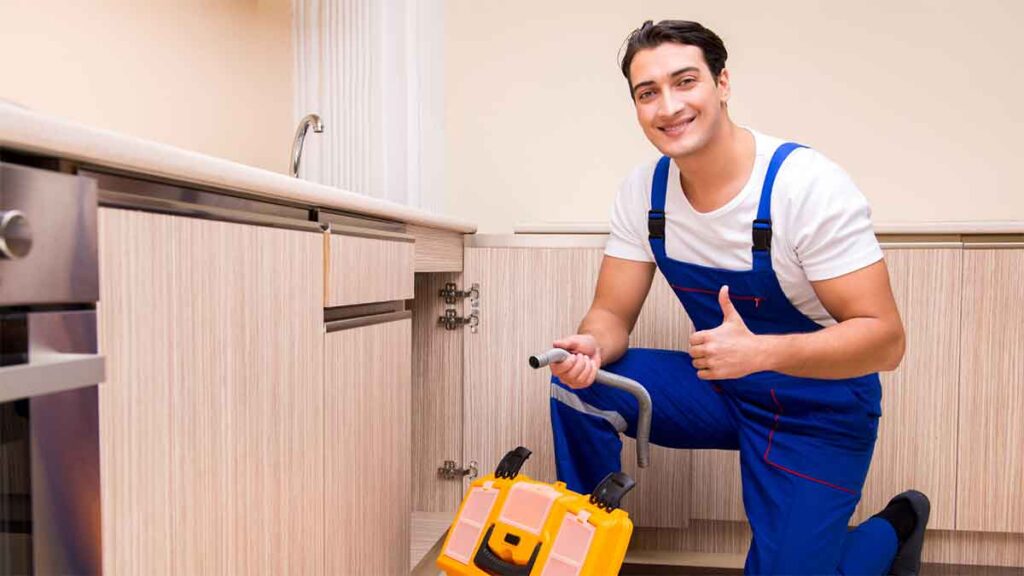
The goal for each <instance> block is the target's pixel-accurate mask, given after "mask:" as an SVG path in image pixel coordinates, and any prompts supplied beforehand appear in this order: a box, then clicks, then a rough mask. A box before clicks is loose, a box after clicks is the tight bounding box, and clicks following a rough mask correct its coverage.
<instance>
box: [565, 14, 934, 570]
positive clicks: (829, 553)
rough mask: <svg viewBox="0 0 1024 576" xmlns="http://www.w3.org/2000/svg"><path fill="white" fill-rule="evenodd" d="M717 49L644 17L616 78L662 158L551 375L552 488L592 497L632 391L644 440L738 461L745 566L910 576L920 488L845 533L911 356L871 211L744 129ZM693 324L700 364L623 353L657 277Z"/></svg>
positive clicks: (691, 31)
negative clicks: (647, 427)
mask: <svg viewBox="0 0 1024 576" xmlns="http://www.w3.org/2000/svg"><path fill="white" fill-rule="evenodd" d="M726 56H727V53H726V49H725V46H724V45H723V43H722V41H721V39H719V38H718V36H717V35H715V34H714V33H713V32H711V31H710V30H708V29H706V28H704V27H703V26H701V25H700V24H697V23H695V22H684V21H662V22H659V23H658V24H653V23H652V22H651V21H648V22H646V23H644V25H643V26H641V27H640V28H639V29H637V30H635V31H634V32H633V33H632V34H631V35H630V36H629V39H628V40H627V45H626V50H625V53H624V57H623V60H622V72H623V74H624V75H625V76H626V80H627V81H628V83H629V89H630V94H631V97H632V99H633V103H634V106H635V108H636V114H637V120H638V122H639V123H640V127H641V128H642V129H643V131H644V134H645V135H646V136H647V138H648V139H649V140H650V141H651V143H652V144H654V146H655V147H656V148H657V149H658V150H659V151H660V152H661V153H662V154H663V155H664V156H663V157H662V158H661V159H659V160H658V161H657V162H654V163H651V164H648V165H644V166H641V167H639V168H637V169H636V170H635V171H634V172H633V173H632V174H631V175H630V176H629V178H628V179H627V180H626V181H625V183H624V185H623V187H622V189H621V191H620V192H619V194H618V197H617V198H616V201H615V206H614V209H613V211H612V217H611V236H610V237H609V240H608V243H607V247H606V249H605V257H604V260H603V262H602V264H601V271H600V275H599V278H598V283H597V289H596V292H595V295H594V301H593V303H592V305H591V308H590V310H589V312H588V313H587V315H586V317H585V318H584V319H583V321H582V323H581V324H580V327H579V329H578V334H576V335H573V336H569V337H566V338H564V339H562V340H559V341H557V342H555V346H558V347H561V348H565V349H567V350H569V351H570V352H572V353H573V355H572V356H571V357H570V358H569V359H567V360H566V361H564V362H561V363H559V364H555V365H552V373H553V374H554V376H555V378H554V379H553V385H552V402H551V406H552V425H553V428H554V435H555V452H556V458H557V468H558V475H559V479H561V480H563V481H564V482H566V483H567V484H568V485H569V487H570V488H572V489H575V490H577V491H579V492H583V493H586V492H589V491H590V490H592V489H593V488H594V486H595V485H596V484H597V483H598V482H599V481H600V480H601V479H602V478H603V477H604V476H605V475H606V474H607V473H609V472H612V471H615V470H618V469H619V462H620V456H619V452H620V450H621V441H620V439H619V433H622V432H624V433H626V434H628V435H631V436H632V435H635V433H636V429H635V427H636V411H637V408H636V405H635V402H634V401H633V400H632V399H631V397H629V396H628V395H626V394H625V393H623V392H621V391H618V390H614V389H611V388H607V387H604V386H594V387H590V384H592V383H593V381H594V376H595V374H596V372H597V369H598V368H602V367H603V368H604V369H606V370H609V371H611V372H615V373H618V374H621V375H624V376H627V377H630V378H633V379H635V380H637V381H639V382H640V383H641V384H643V385H644V386H645V387H647V389H648V391H649V392H650V394H651V398H652V400H653V404H654V416H653V423H652V429H651V441H652V442H655V443H657V444H659V445H662V446H668V447H673V448H716V449H729V450H739V452H740V463H741V470H742V481H743V502H744V506H745V508H746V512H747V516H748V518H749V520H750V524H751V528H752V530H753V541H752V543H751V547H750V553H749V555H748V557H747V563H746V572H747V573H752V574H825V573H832V574H835V573H841V574H886V573H892V574H899V575H907V574H916V573H917V572H918V570H919V565H920V552H921V545H922V540H923V536H924V529H925V525H926V523H927V520H928V512H929V505H928V500H927V498H926V497H925V496H924V495H923V494H921V493H920V492H916V491H908V492H904V493H903V494H900V495H899V496H897V497H896V498H893V500H892V501H891V502H890V503H889V505H888V506H887V507H886V508H885V509H884V510H883V511H881V512H880V513H879V514H877V515H875V516H874V517H872V518H871V519H869V520H868V521H867V522H865V523H864V524H861V525H860V526H859V527H858V528H857V529H856V530H854V531H852V532H850V533H847V524H848V521H849V519H850V516H851V514H852V513H853V510H854V507H855V506H856V505H857V502H858V501H859V499H860V491H861V488H862V486H863V483H864V479H865V476H866V474H867V471H868V465H869V464H870V461H871V455H872V451H873V449H874V444H875V438H876V433H877V428H878V418H879V416H880V414H881V409H880V402H881V388H880V385H879V379H878V374H877V372H879V371H882V370H893V369H895V368H896V367H897V366H898V365H899V363H900V361H901V359H902V357H903V351H904V333H903V325H902V321H901V320H900V316H899V312H898V311H897V309H896V304H895V302H894V300H893V295H892V290H891V288H890V285H889V277H888V272H887V270H886V267H885V262H884V261H883V259H882V252H881V249H880V248H879V246H878V243H877V240H876V239H875V236H874V233H873V231H872V226H871V219H870V208H869V207H868V204H867V201H866V200H865V198H864V197H863V195H862V194H861V193H860V191H859V190H858V189H857V188H856V186H855V185H854V184H853V182H852V181H851V180H850V178H849V176H848V175H847V174H846V173H845V172H843V170H842V169H841V168H839V167H838V166H837V165H836V164H834V163H833V162H831V161H830V160H829V159H828V158H826V157H825V156H823V155H822V154H821V153H818V152H816V151H814V150H811V149H809V148H804V147H801V146H798V145H795V144H792V143H786V142H784V141H782V140H778V139H776V138H772V137H770V136H766V135H763V134H760V133H757V132H754V131H752V130H749V129H746V128H743V127H740V126H737V125H736V124H734V123H733V122H732V121H731V120H730V118H729V110H728V100H729V95H730V88H731V85H730V78H729V72H728V70H726V69H725V60H726ZM656 268H657V269H659V270H660V271H661V272H662V274H663V275H664V276H665V278H666V280H667V281H668V283H669V284H670V285H671V286H672V288H673V290H674V291H675V293H676V295H677V296H678V297H679V300H680V301H681V303H682V304H683V306H684V308H685V310H686V312H687V313H688V314H689V316H690V318H691V320H692V321H693V324H694V326H695V328H696V330H697V331H696V332H695V333H694V334H693V335H692V336H691V338H690V351H689V354H686V353H683V352H680V351H665V350H640V349H634V350H627V340H628V336H629V333H630V331H631V330H632V329H633V325H634V323H635V322H636V318H637V316H638V314H639V313H640V309H641V306H642V305H643V302H644V299H645V298H646V295H647V292H648V290H649V289H650V286H651V282H652V279H653V277H654V271H655V269H656Z"/></svg>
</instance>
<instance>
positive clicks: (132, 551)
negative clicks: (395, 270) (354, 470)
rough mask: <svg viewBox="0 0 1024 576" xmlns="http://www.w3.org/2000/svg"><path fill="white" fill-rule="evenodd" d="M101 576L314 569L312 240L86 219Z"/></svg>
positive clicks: (187, 224)
mask: <svg viewBox="0 0 1024 576" xmlns="http://www.w3.org/2000/svg"><path fill="white" fill-rule="evenodd" d="M99 261H100V292H101V293H100V303H99V307H98V317H99V337H100V338H99V341H100V351H101V353H103V354H104V355H106V358H107V379H106V383H105V384H104V386H101V387H100V426H101V431H100V438H101V466H102V471H101V473H102V478H103V480H102V505H103V511H102V514H103V559H104V574H107V575H108V576H110V575H134V574H147V575H160V574H268V575H278V574H316V573H320V572H322V570H323V562H322V560H323V537H324V534H323V521H322V515H323V508H322V506H321V502H322V499H323V467H322V451H323V373H322V368H323V350H322V344H323V309H322V303H323V241H322V237H321V235H319V234H316V233H309V232H298V231H290V230H280V229H274V228H262V227H256V226H245V225H241V224H232V223H226V222H214V221H209V220H197V219H190V218H183V217H178V216H167V215H161V214H151V213H144V212H135V211H125V210H114V209H106V208H104V209H101V210H100V213H99Z"/></svg>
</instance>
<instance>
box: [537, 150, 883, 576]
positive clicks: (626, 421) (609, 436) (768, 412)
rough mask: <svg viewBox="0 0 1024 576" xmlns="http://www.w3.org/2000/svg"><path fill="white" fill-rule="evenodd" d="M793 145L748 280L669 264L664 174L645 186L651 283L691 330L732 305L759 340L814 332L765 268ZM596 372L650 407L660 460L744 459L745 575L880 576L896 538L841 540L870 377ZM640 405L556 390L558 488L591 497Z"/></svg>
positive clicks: (853, 492) (655, 362) (761, 224)
mask: <svg viewBox="0 0 1024 576" xmlns="http://www.w3.org/2000/svg"><path fill="white" fill-rule="evenodd" d="M799 147H801V146H800V145H798V144H793V143H787V144H783V145H782V146H780V147H779V148H778V149H777V150H776V151H775V153H774V154H773V156H772V159H771V162H770V164H769V167H768V171H767V174H766V175H765V179H764V185H763V187H762V189H761V198H760V203H759V206H758V213H757V219H756V220H754V223H753V232H752V235H753V248H752V249H753V268H752V269H751V270H747V271H735V270H722V269H717V268H711V267H707V266H701V265H698V264H692V263H688V262H680V261H677V260H673V259H671V258H669V257H668V256H667V255H666V253H665V238H664V231H665V212H664V209H665V190H666V186H667V180H668V173H669V162H670V161H671V160H670V159H669V158H668V157H663V158H662V159H661V160H660V161H659V162H658V165H657V168H656V169H655V172H654V183H653V184H654V185H653V187H652V192H651V211H650V213H649V214H648V226H649V239H650V243H651V248H652V249H653V252H654V256H655V261H656V262H657V266H658V269H659V270H660V271H661V273H662V274H663V275H664V276H665V279H666V280H667V281H668V283H669V284H670V285H671V286H672V289H673V291H674V292H675V294H676V296H678V298H679V300H680V302H681V303H682V305H683V307H684V308H685V310H686V312H687V314H688V315H689V317H690V319H691V320H692V322H693V324H694V327H695V328H696V329H697V330H709V329H712V328H715V327H717V326H719V325H721V323H722V318H723V315H722V310H721V307H720V305H719V302H718V291H719V289H720V288H721V287H722V286H723V285H728V286H729V295H730V298H731V299H732V302H733V305H734V306H735V307H736V310H737V312H739V314H740V316H741V317H742V318H743V321H744V322H745V323H746V325H747V327H748V328H749V329H750V331H751V332H753V333H755V334H794V333H807V332H814V331H816V330H821V329H822V326H821V325H819V324H817V323H816V322H814V321H812V320H811V319H809V318H807V317H806V316H805V315H804V314H803V313H801V312H800V311H799V310H797V309H796V308H795V307H794V306H793V305H792V304H791V303H790V302H789V299H788V298H787V297H786V295H785V293H784V292H783V290H782V287H781V286H780V285H779V281H778V278H777V277H776V275H775V271H774V269H773V267H772V258H771V252H770V250H771V196H772V187H773V185H774V182H775V176H776V174H778V171H779V167H780V166H781V165H782V163H783V161H784V160H785V159H786V157H787V156H788V155H789V153H790V152H792V151H793V150H794V149H796V148H799ZM603 368H604V369H605V370H608V371H610V372H613V373H616V374H620V375H623V376H626V377H629V378H632V379H634V380H636V381H638V382H640V383H641V384H642V385H644V386H645V387H646V388H647V390H648V391H649V392H650V395H651V399H652V401H653V405H654V406H653V409H654V413H653V418H652V426H651V442H652V443H655V444H658V445H660V446H666V447H670V448H686V449H698V448H714V449H719V450H738V451H739V453H740V466H741V479H742V482H743V505H744V508H745V509H746V513H747V517H748V519H749V521H750V526H751V529H752V531H753V539H752V542H751V546H750V552H749V554H748V556H747V561H746V566H745V572H746V573H747V574H884V573H885V572H886V571H887V570H888V568H889V566H890V564H891V563H892V560H893V558H894V556H895V554H896V548H897V539H896V533H895V531H894V530H893V528H892V526H890V525H889V523H888V522H886V521H885V520H882V519H878V518H872V519H870V520H868V521H867V522H865V523H863V524H861V525H860V526H859V527H857V528H856V529H855V530H853V531H851V532H848V531H847V524H848V522H849V519H850V516H851V515H852V514H853V511H854V508H855V507H856V505H857V502H858V501H859V500H860V491H861V488H862V487H863V484H864V479H865V476H866V475H867V472H868V465H869V464H870V462H871V455H872V452H873V450H874V445H875V439H876V437H877V431H878V418H879V417H880V416H881V395H882V393H881V386H880V384H879V379H878V375H877V374H870V375H867V376H862V377H858V378H850V379H844V380H822V379H813V378H798V377H794V376H787V375H784V374H780V373H777V372H758V373H754V374H751V375H749V376H746V377H744V378H738V379H727V380H708V381H705V380H701V379H699V378H697V370H696V368H694V367H693V365H692V363H691V358H690V356H689V355H688V354H686V353H684V352H677V351H668V350H649V349H630V350H629V351H627V352H626V354H625V355H624V356H623V357H622V358H621V359H619V360H618V361H617V362H615V363H612V364H609V365H608V366H604V367H603ZM636 416H637V407H636V401H635V400H634V399H633V398H632V397H631V396H629V395H628V394H626V393H624V392H621V391H619V390H615V389H612V388H607V387H604V386H600V385H595V386H591V387H589V388H586V389H582V390H572V389H570V388H568V387H566V386H564V385H563V384H562V383H561V382H560V381H558V379H557V378H554V379H553V380H552V399H551V421H552V427H553V430H554V439H555V457H556V466H557V470H558V478H559V480H561V481H563V482H565V483H566V484H567V485H568V487H569V488H570V489H572V490H575V491H577V492H581V493H588V492H590V491H591V490H592V489H593V488H594V486H595V485H596V484H597V483H598V482H599V481H600V480H601V479H602V478H604V476H605V475H607V474H608V473H610V472H613V471H617V470H620V469H621V463H620V451H621V448H622V442H621V440H620V439H619V433H625V434H627V435H629V436H631V437H635V434H636Z"/></svg>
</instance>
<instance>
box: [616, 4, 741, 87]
mask: <svg viewBox="0 0 1024 576" xmlns="http://www.w3.org/2000/svg"><path fill="white" fill-rule="evenodd" d="M666 42H675V43H676V44H686V45H689V46H696V47H698V48H700V49H701V51H702V52H704V61H705V62H707V65H708V69H709V70H711V76H712V77H713V78H714V79H715V82H718V76H719V74H721V73H722V69H724V68H725V59H726V58H727V57H728V56H729V53H728V52H726V50H725V44H724V43H723V42H722V39H721V38H719V37H718V35H717V34H715V33H714V32H712V31H711V30H708V29H707V28H705V27H703V26H701V25H700V24H699V23H698V22H690V21H688V20H662V21H661V22H658V23H657V24H655V23H654V22H653V21H651V20H648V21H646V22H644V23H643V25H641V26H640V27H639V28H637V29H636V30H633V31H632V32H630V34H629V37H628V38H626V42H625V45H626V53H625V54H623V55H622V75H623V76H625V77H626V82H627V83H628V84H629V92H630V96H631V97H632V94H633V85H632V79H631V78H630V77H629V66H630V64H632V63H633V57H634V56H636V53H637V52H639V51H640V50H646V49H648V48H657V47H658V46H661V45H662V44H664V43H666Z"/></svg>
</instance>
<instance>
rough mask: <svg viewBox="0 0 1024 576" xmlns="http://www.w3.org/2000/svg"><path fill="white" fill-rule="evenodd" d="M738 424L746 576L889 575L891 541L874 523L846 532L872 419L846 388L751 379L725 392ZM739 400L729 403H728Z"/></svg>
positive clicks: (870, 442)
mask: <svg viewBox="0 0 1024 576" xmlns="http://www.w3.org/2000/svg"><path fill="white" fill-rule="evenodd" d="M727 390H728V391H729V392H730V396H729V398H730V400H731V401H732V402H731V407H732V410H733V412H734V414H735V415H736V417H737V418H738V420H740V421H742V424H741V430H740V463H741V473H742V479H743V502H744V506H745V508H746V511H747V516H748V518H749V520H750V525H751V529H752V530H753V541H752V543H751V548H750V553H749V555H748V557H747V564H746V572H747V573H748V574H837V573H839V574H846V575H851V574H885V573H886V571H887V570H888V568H889V566H890V564H891V563H892V559H893V557H894V556H895V554H896V547H897V539H896V532H895V531H894V530H893V528H892V526H891V525H890V524H889V523H887V522H886V521H884V520H882V519H880V518H872V519H871V520H869V521H867V522H865V523H864V524H862V525H861V526H860V527H858V528H857V530H855V531H854V532H852V533H849V534H848V533H847V526H848V523H849V519H850V516H851V515H852V514H853V511H854V508H855V507H856V505H857V502H858V501H859V500H860V491H861V488H862V487H863V484H864V479H865V477H866V476H867V471H868V465H869V464H870V462H871V456H872V452H873V450H874V441H875V436H876V431H877V416H876V415H874V414H872V413H871V410H868V409H865V407H864V405H863V404H861V403H860V402H859V401H858V400H857V398H856V397H855V396H854V395H852V394H851V393H850V391H849V388H847V387H846V385H844V384H842V383H825V382H824V381H816V382H810V381H803V382H799V381H786V380H785V379H779V380H777V381H775V382H772V381H770V380H767V379H758V378H752V379H750V380H749V381H747V379H744V380H741V381H738V383H735V384H732V385H730V386H728V387H727ZM732 392H735V394H732Z"/></svg>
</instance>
